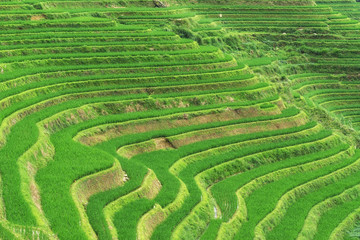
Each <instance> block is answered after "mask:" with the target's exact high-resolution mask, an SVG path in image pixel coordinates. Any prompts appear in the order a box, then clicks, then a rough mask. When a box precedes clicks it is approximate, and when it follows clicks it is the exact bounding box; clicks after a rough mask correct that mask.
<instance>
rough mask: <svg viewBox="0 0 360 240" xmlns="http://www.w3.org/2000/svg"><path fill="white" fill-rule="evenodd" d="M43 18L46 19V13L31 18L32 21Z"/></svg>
mask: <svg viewBox="0 0 360 240" xmlns="http://www.w3.org/2000/svg"><path fill="white" fill-rule="evenodd" d="M42 19H45V15H32V16H31V18H30V20H31V21H39V20H42Z"/></svg>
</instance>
